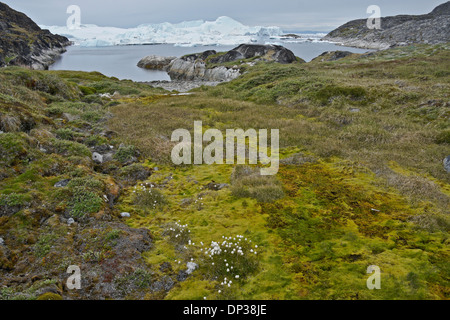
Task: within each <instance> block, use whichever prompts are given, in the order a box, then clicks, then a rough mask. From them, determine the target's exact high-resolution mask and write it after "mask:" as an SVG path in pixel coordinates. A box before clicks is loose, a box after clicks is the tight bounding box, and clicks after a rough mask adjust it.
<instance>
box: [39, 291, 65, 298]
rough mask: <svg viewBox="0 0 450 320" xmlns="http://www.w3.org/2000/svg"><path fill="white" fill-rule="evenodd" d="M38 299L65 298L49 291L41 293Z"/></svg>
mask: <svg viewBox="0 0 450 320" xmlns="http://www.w3.org/2000/svg"><path fill="white" fill-rule="evenodd" d="M37 300H63V298H62V297H61V296H60V295H59V294H56V293H53V292H47V293H44V294H43V295H40V296H39V297H38V298H37Z"/></svg>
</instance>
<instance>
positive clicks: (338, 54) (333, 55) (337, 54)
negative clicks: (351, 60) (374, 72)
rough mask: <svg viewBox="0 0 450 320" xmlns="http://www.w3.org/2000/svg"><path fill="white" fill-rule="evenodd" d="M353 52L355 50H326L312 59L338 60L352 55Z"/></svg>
mask: <svg viewBox="0 0 450 320" xmlns="http://www.w3.org/2000/svg"><path fill="white" fill-rule="evenodd" d="M352 54H353V52H350V51H326V52H324V53H322V54H321V55H320V56H318V57H316V58H314V59H313V60H312V61H320V62H324V61H336V60H340V59H344V58H346V57H348V56H351V55H352Z"/></svg>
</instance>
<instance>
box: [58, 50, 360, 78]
mask: <svg viewBox="0 0 450 320" xmlns="http://www.w3.org/2000/svg"><path fill="white" fill-rule="evenodd" d="M282 45H283V46H285V47H286V48H288V49H290V50H292V51H293V52H294V54H295V55H296V56H298V57H300V58H302V59H304V60H305V61H307V62H308V61H311V60H312V59H313V58H315V57H317V56H318V55H320V54H321V53H323V52H325V51H335V50H346V51H351V52H355V53H363V52H366V51H367V50H362V49H355V48H347V47H342V46H338V45H335V44H332V43H327V42H300V43H299V42H297V43H289V42H286V43H282ZM234 47H235V46H197V47H179V46H174V45H171V44H160V45H134V46H109V47H81V46H71V47H68V48H67V52H66V53H64V54H63V55H62V56H61V57H60V58H59V59H58V60H57V61H56V62H55V63H54V64H53V65H52V66H50V70H75V71H98V72H101V73H103V74H104V75H106V76H109V77H116V78H119V79H130V80H133V81H157V80H170V78H169V76H168V75H167V73H166V72H164V71H154V70H145V69H141V68H139V67H137V63H138V62H139V60H141V59H142V58H143V57H145V56H148V55H159V56H175V57H181V56H183V55H186V54H190V53H197V52H203V51H206V50H216V51H217V52H220V51H229V50H231V49H233V48H234Z"/></svg>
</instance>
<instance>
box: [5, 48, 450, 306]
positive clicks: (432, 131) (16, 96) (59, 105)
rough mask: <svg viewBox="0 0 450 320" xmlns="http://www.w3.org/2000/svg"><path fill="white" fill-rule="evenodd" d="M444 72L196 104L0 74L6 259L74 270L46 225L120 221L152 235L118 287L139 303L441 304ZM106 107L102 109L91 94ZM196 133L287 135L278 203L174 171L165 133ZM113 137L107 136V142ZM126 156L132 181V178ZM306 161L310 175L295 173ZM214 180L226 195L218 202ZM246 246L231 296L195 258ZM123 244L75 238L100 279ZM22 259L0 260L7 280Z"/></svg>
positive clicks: (282, 75) (232, 94)
mask: <svg viewBox="0 0 450 320" xmlns="http://www.w3.org/2000/svg"><path fill="white" fill-rule="evenodd" d="M448 58H449V48H448V45H439V46H415V47H404V48H397V49H392V50H387V51H382V52H378V53H375V54H370V55H352V56H350V57H347V58H345V59H342V60H339V61H336V62H317V61H315V62H311V63H297V64H293V65H289V66H285V65H279V64H275V63H258V64H256V66H254V67H249V68H247V70H246V71H247V72H246V73H245V74H244V75H243V76H241V77H239V78H238V79H236V80H234V81H232V82H230V83H227V84H222V85H219V86H217V87H214V88H205V87H204V88H200V89H196V90H194V94H193V95H190V96H169V95H166V92H164V91H162V90H159V89H152V88H150V87H148V86H145V85H140V84H135V83H132V82H128V81H118V80H117V79H113V78H107V77H104V76H102V75H101V74H98V73H80V72H68V71H67V72H37V71H28V70H23V69H19V68H7V69H4V70H1V72H0V78H1V79H2V82H1V85H0V89H1V90H0V92H1V95H0V102H1V103H0V112H1V113H2V126H3V128H5V129H6V128H7V130H6V131H7V132H8V133H6V134H2V135H0V139H1V141H0V152H1V154H2V155H3V154H4V157H2V161H3V162H4V164H5V168H4V169H2V171H1V172H0V173H1V175H2V181H1V182H0V208H2V206H7V207H8V210H12V211H11V212H12V215H11V216H9V215H8V216H3V217H1V218H0V236H2V235H7V236H8V237H7V243H8V244H9V245H10V246H12V247H13V246H14V245H16V247H15V248H16V249H15V250H16V251H17V252H15V253H14V254H15V255H16V256H17V255H21V254H25V253H24V252H25V249H23V248H25V247H29V248H31V249H32V252H33V256H34V258H33V259H35V260H33V261H35V262H36V264H37V265H40V266H45V268H46V269H43V270H45V272H48V271H49V270H51V268H52V265H53V266H55V265H57V266H61V265H65V264H67V261H66V260H67V257H64V255H58V254H57V253H56V252H55V243H56V244H58V245H57V246H56V248H59V249H64V246H68V248H65V249H70V248H69V247H70V246H71V243H73V240H70V239H72V237H73V234H72V235H71V236H70V239H69V240H68V241H66V242H63V243H62V244H59V242H60V239H62V238H64V237H65V236H64V234H65V233H67V231H68V229H67V228H68V227H67V226H64V227H61V226H58V227H57V228H55V229H54V230H51V229H49V228H48V226H47V227H45V226H42V225H40V223H39V221H40V219H41V218H42V217H50V216H52V215H53V214H55V213H56V214H57V216H58V215H62V214H64V213H70V212H72V214H73V216H74V217H78V216H79V213H81V211H82V213H83V214H85V215H86V217H94V218H95V219H100V220H101V219H104V218H105V217H108V218H109V217H112V219H118V218H117V217H118V215H119V213H120V212H129V213H130V214H131V217H130V218H129V219H126V223H127V225H129V226H130V227H133V228H146V229H149V230H150V231H151V233H152V235H153V248H152V249H151V250H149V251H147V252H145V253H143V254H142V258H143V261H144V264H145V267H142V266H140V267H139V268H138V269H136V270H134V271H133V272H130V273H127V274H121V275H120V276H118V277H117V278H115V280H114V281H115V282H114V283H116V285H117V286H118V288H120V290H119V291H121V292H123V295H124V296H127V297H129V298H133V297H136V295H133V292H131V291H130V289H129V288H126V287H124V285H125V283H126V282H127V281H128V282H132V283H133V285H134V288H137V289H136V290H143V292H144V294H145V297H146V298H147V299H163V298H165V299H203V298H204V297H207V298H208V299H448V298H449V294H450V293H449V288H450V283H449V275H450V272H449V269H448V261H449V254H450V251H449V238H448V232H449V217H448V213H449V211H448V208H449V205H450V198H449V197H450V186H449V181H450V180H449V179H450V178H449V175H448V173H446V172H445V170H444V169H443V166H442V160H443V159H444V158H445V157H446V156H447V155H449V154H450V148H449V144H448V141H447V139H446V138H445V137H446V132H447V131H448V127H449V114H450V109H449V101H448V88H449V86H450V83H449V77H448V76H449V74H448V73H446V71H445V70H449V62H448V61H449V59H448ZM115 92H118V94H117V96H116V97H115V98H112V99H110V98H102V97H101V96H99V94H104V93H109V94H111V95H112V94H114V93H115ZM130 110H132V112H130ZM64 114H70V115H72V116H74V117H75V118H74V119H72V121H67V115H66V116H65V118H64V117H63V116H64ZM194 120H201V121H203V127H204V129H205V130H206V129H207V128H216V129H219V130H225V129H228V128H242V129H249V128H254V129H271V128H273V129H280V147H281V150H280V151H281V155H282V158H283V159H285V161H284V162H283V164H282V165H281V167H280V170H279V173H278V174H277V175H276V176H275V177H274V178H273V179H272V180H270V181H269V180H267V184H268V185H269V186H270V188H266V189H264V190H257V192H256V191H255V190H254V189H252V188H256V189H257V187H258V186H259V185H260V183H261V181H260V180H259V178H258V177H254V176H251V177H244V176H239V175H236V174H233V172H235V170H239V168H236V167H235V166H228V165H211V166H208V165H200V166H180V167H175V166H173V165H172V164H171V162H170V158H169V157H170V151H171V148H172V146H173V145H174V144H173V143H172V142H170V136H171V133H172V131H173V130H175V129H179V128H185V129H188V130H192V129H193V123H194ZM86 128H88V131H86ZM106 128H107V129H108V130H109V129H111V130H113V131H115V132H116V135H113V136H112V137H105V135H102V134H101V133H102V132H104V131H105V129H106ZM3 142H4V143H3ZM120 143H125V144H126V145H125V147H124V146H122V151H121V152H120V153H118V155H117V157H116V158H115V159H113V161H112V164H111V166H106V167H102V168H101V170H100V167H99V166H96V165H95V164H93V163H92V162H90V161H88V160H86V159H85V157H84V156H85V152H86V155H87V151H89V148H91V147H94V146H98V145H104V144H111V145H114V146H115V147H116V148H118V146H119V145H120ZM40 147H43V148H47V149H49V151H50V152H47V153H45V152H43V151H41V150H40V149H39V148H40ZM135 149H136V150H139V151H140V154H141V158H140V160H141V166H140V167H127V166H124V162H126V161H129V160H130V159H131V158H132V157H133V155H135V154H136V153H135V152H136V150H135ZM86 150H87V151H86ZM299 154H300V155H301V157H303V158H304V159H306V160H305V161H303V162H301V163H296V162H295V161H292V160H289V159H291V158H292V156H294V155H299ZM123 166H124V167H123ZM127 168H128V169H127ZM142 168H144V169H147V170H149V171H151V172H152V174H151V176H150V177H149V178H148V179H145V180H144V181H139V182H137V183H136V185H135V184H134V183H135V182H136V181H134V180H133V179H131V180H133V181H132V182H130V180H126V181H122V182H123V189H122V190H121V192H120V196H118V197H117V199H116V200H115V203H114V204H113V206H112V207H111V206H109V205H108V204H107V203H102V204H100V202H97V200H98V199H100V200H102V197H103V195H104V194H105V193H106V192H108V191H110V192H112V191H111V190H108V186H109V187H110V186H112V185H116V180H117V181H121V180H120V179H123V177H124V176H127V174H126V173H127V172H134V171H135V170H138V171H139V170H141V169H142ZM253 169H257V168H253ZM236 177H239V178H236ZM67 178H70V179H71V182H70V184H69V185H68V186H67V187H64V188H61V189H60V190H58V192H55V189H54V187H53V185H54V184H55V183H56V182H58V181H60V180H62V179H67ZM211 182H214V184H228V187H225V188H223V189H221V190H218V191H216V190H212V189H211V188H209V187H208V185H209V184H210V183H211ZM80 188H81V189H82V190H83V194H82V195H80V194H78V196H77V192H80V190H79V189H80ZM77 190H78V191H77ZM265 192H267V193H265ZM274 194H275V195H276V196H274ZM77 199H78V200H80V199H81V200H82V201H77ZM74 201H75V203H74ZM155 201H156V202H155ZM44 204H45V207H44V206H43V205H44ZM5 208H6V207H5ZM74 208H75V209H76V210H74ZM71 210H72V211H71ZM94 211H98V212H94ZM52 223H53V222H52ZM80 223H82V221H80ZM180 225H181V226H183V227H180ZM185 225H187V226H185ZM173 230H176V231H173ZM177 234H179V235H181V236H179V237H176V235H177ZM238 235H242V236H243V237H244V238H246V239H247V240H248V241H251V246H252V247H251V248H252V249H251V250H253V251H252V252H250V247H248V248H247V247H246V250H245V251H246V255H245V256H244V258H246V259H247V258H248V260H245V259H244V260H242V261H241V260H239V261H236V262H235V263H236V268H238V266H239V268H240V269H239V270H241V275H240V277H239V278H235V279H232V280H233V284H232V285H231V286H230V287H228V286H224V285H223V280H222V278H221V277H223V276H224V274H225V272H227V271H226V265H225V262H220V263H221V265H217V264H215V265H214V267H212V266H211V265H210V263H211V261H210V260H208V257H205V255H204V251H205V249H206V248H208V247H209V246H210V244H211V242H212V241H214V242H220V243H221V242H222V241H223V239H224V238H223V237H230V239H231V240H229V241H232V242H236V241H238V240H236V239H239V237H237V236H238ZM124 236H126V233H124V232H123V231H120V230H118V229H117V228H112V227H105V228H100V229H99V228H93V229H92V230H90V229H89V228H88V229H84V230H83V232H82V233H81V234H80V235H79V237H81V238H82V239H86V240H85V241H86V250H85V251H84V254H83V257H82V260H84V261H85V262H86V261H87V262H88V263H105V262H106V263H108V261H110V260H108V259H111V255H114V250H112V249H113V248H114V245H115V243H116V242H117V241H118V239H120V238H121V237H124ZM13 238H14V239H15V240H14V241H13V242H11V239H13ZM233 239H234V240H233ZM247 240H246V241H247ZM189 241H190V242H189ZM255 246H257V249H256V247H255ZM21 247H23V248H22V249H20V248H21ZM243 247H244V246H243ZM69 251H70V250H69ZM254 251H256V252H257V254H254ZM250 253H251V254H252V255H250ZM14 254H12V255H10V257H9V258H8V259H4V257H3V258H2V256H0V263H2V265H0V266H3V267H2V268H4V269H6V270H9V271H8V272H14V261H17V258H14ZM222 254H225V253H222ZM227 254H228V253H227ZM247 254H248V256H247ZM11 256H12V258H11ZM2 259H3V260H2ZM14 259H16V260H14ZM80 259H81V258H80ZM191 259H193V261H194V262H195V263H198V264H199V269H198V270H195V271H194V272H193V273H192V275H191V276H189V277H187V279H186V280H185V281H177V282H176V283H175V285H174V287H173V288H171V290H169V291H168V292H164V293H162V292H156V293H155V292H153V291H152V290H150V289H149V288H150V287H151V283H153V282H154V281H157V280H161V279H165V277H167V275H168V274H169V275H170V276H171V277H172V278H175V275H176V274H178V273H179V272H180V271H182V270H185V269H186V263H187V262H190V261H191ZM44 262H45V263H44ZM216 262H217V261H216ZM165 263H170V268H169V269H171V270H172V271H170V272H169V273H168V271H164V268H162V265H163V264H165ZM217 263H219V262H217ZM370 265H377V266H379V267H380V269H381V287H382V288H381V290H368V289H367V287H366V280H367V278H368V276H369V275H368V274H367V273H366V270H367V267H368V266H370ZM142 268H143V269H142ZM41 270H42V269H41ZM41 272H42V273H44V274H48V273H45V272H44V271H41ZM230 272H231V271H230ZM217 275H220V277H218V276H217ZM109 278H111V279H114V275H112V274H110V275H109ZM111 279H109V280H110V281H112V280H111ZM49 280H52V281H55V279H53V278H52V277H49ZM219 290H220V293H219ZM12 291H14V290H12ZM12 291H11V290H9V291H8V290H6V291H5V290H3V291H2V292H1V294H2V295H1V297H2V298H14V297H22V296H24V294H25V295H26V297H28V298H37V294H35V293H34V292H35V291H33V293H30V292H31V291H29V290H28V291H27V290H25V289H24V288H20V290H19V289H17V292H15V293H14V292H12ZM140 297H142V296H140Z"/></svg>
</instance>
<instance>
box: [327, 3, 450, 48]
mask: <svg viewBox="0 0 450 320" xmlns="http://www.w3.org/2000/svg"><path fill="white" fill-rule="evenodd" d="M381 28H382V29H381V30H376V29H372V30H371V29H368V28H367V19H359V20H353V21H350V22H347V23H346V24H344V25H343V26H341V27H339V28H337V29H336V30H334V31H332V32H330V33H329V34H328V35H327V36H326V37H325V38H324V40H328V41H334V42H339V43H342V44H343V45H346V46H352V47H359V48H368V49H386V48H389V47H392V46H397V45H406V44H413V43H428V44H437V43H445V42H449V41H450V33H449V32H448V31H449V30H450V1H448V2H446V3H444V4H441V5H440V6H438V7H436V8H435V9H434V10H433V11H432V12H430V13H429V14H424V15H399V16H394V17H385V18H382V19H381Z"/></svg>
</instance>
